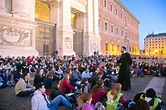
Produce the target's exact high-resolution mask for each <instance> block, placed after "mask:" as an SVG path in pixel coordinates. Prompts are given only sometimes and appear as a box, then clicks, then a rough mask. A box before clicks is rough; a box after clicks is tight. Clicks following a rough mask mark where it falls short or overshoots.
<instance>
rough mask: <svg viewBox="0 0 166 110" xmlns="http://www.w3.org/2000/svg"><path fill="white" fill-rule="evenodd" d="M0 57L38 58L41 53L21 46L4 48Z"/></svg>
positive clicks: (0, 51) (0, 52)
mask: <svg viewBox="0 0 166 110" xmlns="http://www.w3.org/2000/svg"><path fill="white" fill-rule="evenodd" d="M0 55H1V56H2V57H7V56H10V57H12V56H15V57H17V56H20V57H21V56H25V57H27V56H38V55H39V53H38V52H37V51H36V50H35V49H33V48H31V47H20V46H3V47H1V50H0Z"/></svg>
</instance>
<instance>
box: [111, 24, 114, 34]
mask: <svg viewBox="0 0 166 110" xmlns="http://www.w3.org/2000/svg"><path fill="white" fill-rule="evenodd" d="M111 32H114V26H113V24H112V25H111Z"/></svg>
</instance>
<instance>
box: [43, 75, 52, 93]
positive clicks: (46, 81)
mask: <svg viewBox="0 0 166 110" xmlns="http://www.w3.org/2000/svg"><path fill="white" fill-rule="evenodd" d="M52 83H53V74H52V73H51V72H49V73H48V74H47V75H46V78H45V79H44V86H45V88H46V94H47V95H49V94H50V89H51V85H52Z"/></svg>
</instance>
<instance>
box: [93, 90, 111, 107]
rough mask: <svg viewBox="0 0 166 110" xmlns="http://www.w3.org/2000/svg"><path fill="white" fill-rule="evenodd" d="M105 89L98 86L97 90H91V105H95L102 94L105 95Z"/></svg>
mask: <svg viewBox="0 0 166 110" xmlns="http://www.w3.org/2000/svg"><path fill="white" fill-rule="evenodd" d="M107 92H108V91H107V90H104V89H103V88H99V89H98V90H97V92H95V93H94V92H92V102H91V103H92V104H93V105H95V104H96V103H97V102H98V101H99V100H100V98H101V97H103V96H106V95H107Z"/></svg>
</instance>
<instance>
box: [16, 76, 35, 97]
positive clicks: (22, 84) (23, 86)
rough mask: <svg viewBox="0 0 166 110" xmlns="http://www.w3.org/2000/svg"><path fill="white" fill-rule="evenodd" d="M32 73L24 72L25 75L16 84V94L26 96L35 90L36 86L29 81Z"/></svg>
mask: <svg viewBox="0 0 166 110" xmlns="http://www.w3.org/2000/svg"><path fill="white" fill-rule="evenodd" d="M29 79H30V74H29V73H24V77H23V78H20V79H19V81H18V82H17V83H16V86H15V94H16V96H19V97H26V96H28V95H30V94H31V93H33V92H34V87H33V86H32V85H30V83H29Z"/></svg>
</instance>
